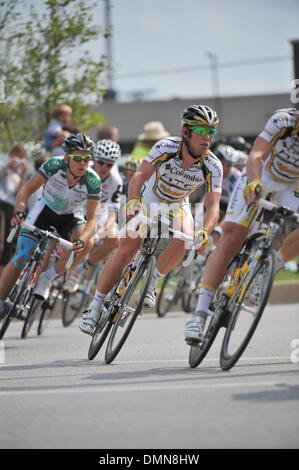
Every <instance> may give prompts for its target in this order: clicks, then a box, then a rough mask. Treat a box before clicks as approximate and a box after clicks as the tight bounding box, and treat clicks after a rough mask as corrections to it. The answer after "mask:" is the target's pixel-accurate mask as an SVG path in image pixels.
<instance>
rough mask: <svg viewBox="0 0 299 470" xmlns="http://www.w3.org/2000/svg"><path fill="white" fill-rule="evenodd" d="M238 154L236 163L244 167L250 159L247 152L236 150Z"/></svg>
mask: <svg viewBox="0 0 299 470" xmlns="http://www.w3.org/2000/svg"><path fill="white" fill-rule="evenodd" d="M236 155H237V162H236V165H237V166H238V167H240V168H244V167H245V166H246V164H247V160H248V155H247V153H246V152H243V151H242V150H236Z"/></svg>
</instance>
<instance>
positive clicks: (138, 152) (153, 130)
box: [132, 121, 170, 163]
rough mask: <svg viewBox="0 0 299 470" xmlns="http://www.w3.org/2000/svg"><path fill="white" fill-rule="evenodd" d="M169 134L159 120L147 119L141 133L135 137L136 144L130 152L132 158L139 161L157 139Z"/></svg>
mask: <svg viewBox="0 0 299 470" xmlns="http://www.w3.org/2000/svg"><path fill="white" fill-rule="evenodd" d="M169 135H170V134H169V132H167V131H166V130H165V128H164V126H163V124H162V122H160V121H149V122H147V123H146V124H145V126H144V128H143V132H142V134H140V135H139V136H138V138H137V142H136V145H135V147H134V149H133V152H132V158H133V159H134V160H137V161H138V163H141V162H142V160H143V159H144V157H146V156H147V155H148V153H149V151H150V149H151V148H152V146H153V145H154V144H155V143H156V142H157V140H160V139H165V138H166V137H168V136H169Z"/></svg>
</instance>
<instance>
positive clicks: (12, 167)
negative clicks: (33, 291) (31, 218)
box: [0, 144, 29, 275]
mask: <svg viewBox="0 0 299 470" xmlns="http://www.w3.org/2000/svg"><path fill="white" fill-rule="evenodd" d="M26 156H27V152H26V150H25V148H24V147H23V145H21V144H15V145H14V146H13V147H12V149H11V151H10V153H9V158H8V161H7V163H6V164H5V165H4V166H3V167H2V168H0V275H1V272H2V269H3V267H4V266H5V265H6V264H7V263H8V261H9V260H10V258H11V256H12V254H13V251H14V247H13V246H12V245H11V244H9V243H7V242H6V239H7V236H8V234H9V231H10V220H11V218H12V216H13V214H14V205H15V201H16V194H17V192H18V190H19V188H20V187H21V186H22V184H23V183H24V182H25V180H26V177H27V175H28V172H29V163H28V161H27V160H26Z"/></svg>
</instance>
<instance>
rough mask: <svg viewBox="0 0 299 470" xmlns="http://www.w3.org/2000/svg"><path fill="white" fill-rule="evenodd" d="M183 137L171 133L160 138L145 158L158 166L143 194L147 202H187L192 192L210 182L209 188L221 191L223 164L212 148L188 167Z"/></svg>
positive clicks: (143, 189) (147, 182)
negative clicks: (183, 151)
mask: <svg viewBox="0 0 299 470" xmlns="http://www.w3.org/2000/svg"><path fill="white" fill-rule="evenodd" d="M181 150H182V139H181V138H180V137H168V138H166V139H162V140H159V141H158V142H157V143H156V144H155V145H154V146H153V147H152V149H151V150H150V152H149V155H148V156H147V157H145V158H144V160H145V161H147V162H149V163H151V164H152V165H153V166H154V167H155V170H156V171H155V173H154V174H153V175H152V176H151V178H150V179H149V180H148V181H146V183H145V184H144V186H143V188H142V192H141V196H142V198H143V199H144V201H145V202H165V203H177V202H179V203H186V202H187V201H188V196H189V194H190V193H191V192H193V191H194V190H195V189H197V188H198V187H199V186H202V185H203V184H206V187H207V191H208V192H217V193H221V188H222V174H223V171H222V164H221V162H220V160H219V159H218V158H217V157H216V156H215V155H214V154H213V153H212V152H211V151H208V152H207V153H206V154H204V155H203V157H202V158H201V160H200V162H196V163H194V164H193V165H192V166H191V167H190V168H189V169H188V170H184V169H183V164H182V153H181Z"/></svg>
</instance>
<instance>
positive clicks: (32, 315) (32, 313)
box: [21, 295, 44, 339]
mask: <svg viewBox="0 0 299 470" xmlns="http://www.w3.org/2000/svg"><path fill="white" fill-rule="evenodd" d="M43 302H44V300H41V299H38V298H36V297H35V296H34V295H32V297H31V302H30V308H29V312H28V314H27V317H26V320H25V322H24V325H23V328H22V333H21V338H22V339H25V338H26V337H27V336H28V333H29V331H30V330H31V327H32V325H33V323H34V320H35V319H36V318H37V315H38V314H39V313H40V312H41V308H42V304H43Z"/></svg>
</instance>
